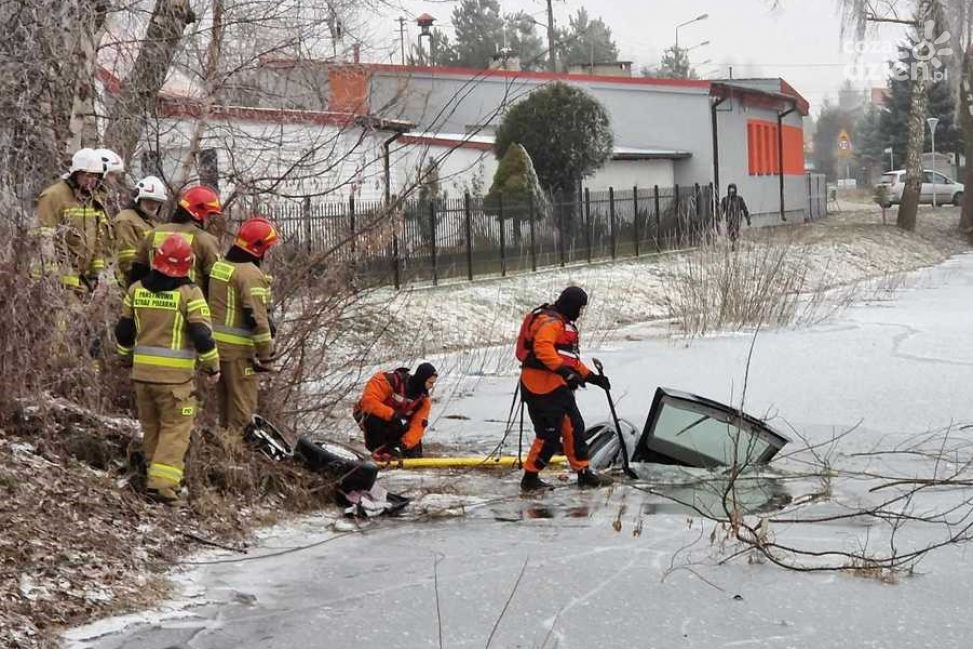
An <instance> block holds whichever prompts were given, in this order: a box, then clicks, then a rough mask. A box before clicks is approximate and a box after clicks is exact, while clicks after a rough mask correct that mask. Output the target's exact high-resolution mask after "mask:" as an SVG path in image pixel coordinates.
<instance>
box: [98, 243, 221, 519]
mask: <svg viewBox="0 0 973 649" xmlns="http://www.w3.org/2000/svg"><path fill="white" fill-rule="evenodd" d="M193 262H194V259H193V249H192V247H191V246H190V244H189V242H187V241H186V239H185V238H184V237H182V236H181V235H180V234H170V235H169V236H168V237H167V238H166V239H165V240H164V241H162V242H161V244H160V245H159V247H158V249H157V250H156V251H155V254H154V255H153V257H152V270H151V271H149V273H148V274H146V275H145V277H143V278H142V279H141V280H139V281H137V282H135V283H134V284H132V285H131V286H130V287H129V289H128V292H127V293H126V295H125V299H124V302H123V306H122V317H121V318H120V319H119V321H118V324H117V325H116V326H115V339H116V342H117V349H118V353H119V354H120V355H121V356H122V357H124V358H126V359H128V360H129V361H130V362H131V364H132V381H133V383H134V384H135V400H136V405H137V407H138V415H139V421H140V423H141V424H142V434H143V441H142V450H143V454H144V456H145V462H146V465H147V476H146V477H147V479H146V488H147V490H148V492H149V494H150V495H151V496H152V497H153V498H155V499H157V500H161V501H164V502H173V501H176V500H178V499H179V494H180V485H181V483H182V479H183V466H184V462H185V456H186V450H187V449H188V448H189V437H190V434H191V432H192V428H193V421H194V420H195V416H196V399H195V397H194V395H193V392H194V385H195V384H194V377H195V374H196V367H197V365H198V366H199V367H200V368H201V369H202V370H203V371H204V372H205V373H206V374H208V375H209V382H210V383H215V382H216V381H218V380H219V376H220V369H219V368H220V364H219V353H218V351H217V349H216V342H215V341H214V340H213V335H212V328H211V325H210V312H209V307H208V306H207V304H206V299H205V298H204V297H203V292H202V291H201V290H200V288H199V287H198V286H196V285H195V284H193V283H192V282H191V281H190V279H189V272H190V269H192V267H193Z"/></svg>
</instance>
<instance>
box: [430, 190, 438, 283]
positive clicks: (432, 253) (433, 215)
mask: <svg viewBox="0 0 973 649" xmlns="http://www.w3.org/2000/svg"><path fill="white" fill-rule="evenodd" d="M429 232H430V233H431V234H430V236H429V255H430V261H431V262H432V285H433V286H436V285H437V284H439V266H438V264H437V262H436V201H434V200H431V199H430V201H429Z"/></svg>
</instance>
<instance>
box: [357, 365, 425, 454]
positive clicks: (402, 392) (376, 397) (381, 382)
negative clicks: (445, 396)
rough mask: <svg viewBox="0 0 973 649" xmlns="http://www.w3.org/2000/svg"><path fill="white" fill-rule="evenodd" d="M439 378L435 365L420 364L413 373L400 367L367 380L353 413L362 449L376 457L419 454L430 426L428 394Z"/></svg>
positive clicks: (379, 373)
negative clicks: (360, 435)
mask: <svg viewBox="0 0 973 649" xmlns="http://www.w3.org/2000/svg"><path fill="white" fill-rule="evenodd" d="M438 377H439V375H438V374H437V373H436V368H435V367H433V366H432V365H431V364H429V363H422V364H420V365H419V367H417V368H416V371H415V373H414V374H410V373H409V370H408V369H406V368H404V367H400V368H399V369H397V370H394V371H392V372H378V373H377V374H375V375H374V376H373V377H372V378H371V379H369V381H368V383H367V384H366V385H365V392H364V393H363V394H362V397H361V399H359V400H358V403H357V404H355V409H354V413H353V415H354V417H355V421H357V422H358V426H359V427H360V428H361V429H362V432H364V433H365V448H367V449H368V450H369V451H371V452H372V456H373V457H374V458H375V459H377V460H385V459H391V458H392V457H393V456H401V457H422V437H423V435H425V433H426V428H427V427H428V426H429V411H430V410H431V409H432V403H431V401H430V397H431V396H432V392H433V389H434V388H435V385H436V379H437V378H438Z"/></svg>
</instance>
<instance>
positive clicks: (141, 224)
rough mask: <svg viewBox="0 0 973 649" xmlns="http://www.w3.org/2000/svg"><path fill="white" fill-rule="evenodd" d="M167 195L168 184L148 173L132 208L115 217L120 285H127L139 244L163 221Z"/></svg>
mask: <svg viewBox="0 0 973 649" xmlns="http://www.w3.org/2000/svg"><path fill="white" fill-rule="evenodd" d="M167 198H168V194H167V192H166V186H165V183H163V182H162V180H160V179H159V178H157V177H156V176H146V177H145V178H143V179H142V180H140V181H139V182H138V184H137V185H136V186H135V198H134V201H133V203H132V205H131V206H130V207H128V208H127V209H124V210H122V211H121V212H119V213H118V216H116V217H115V218H114V219H113V220H112V230H113V232H114V235H115V255H116V258H117V260H118V268H117V271H118V273H117V275H118V281H119V284H121V285H122V286H127V285H128V275H129V273H130V272H131V271H132V262H133V261H134V260H135V254H136V252H138V248H139V245H140V244H141V243H142V240H143V239H144V238H145V236H146V235H147V234H148V233H149V232H151V231H152V228H154V227H155V226H157V225H158V224H159V223H160V219H159V216H160V210H161V209H162V204H163V203H165V202H166V199H167Z"/></svg>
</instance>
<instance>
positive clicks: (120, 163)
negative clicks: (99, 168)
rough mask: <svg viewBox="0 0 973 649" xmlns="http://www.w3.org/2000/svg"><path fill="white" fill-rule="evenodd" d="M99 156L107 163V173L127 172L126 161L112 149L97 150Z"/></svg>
mask: <svg viewBox="0 0 973 649" xmlns="http://www.w3.org/2000/svg"><path fill="white" fill-rule="evenodd" d="M95 151H97V152H98V155H100V156H101V160H102V162H104V163H105V173H106V174H112V173H118V174H120V173H124V171H125V161H124V160H122V157H121V156H120V155H118V154H117V153H115V152H114V151H112V150H111V149H95Z"/></svg>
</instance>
